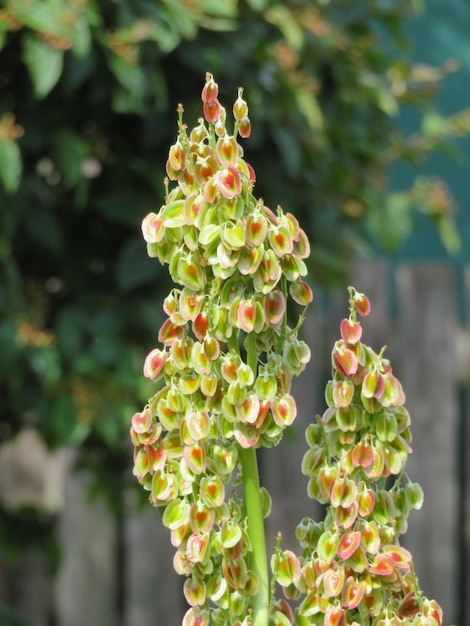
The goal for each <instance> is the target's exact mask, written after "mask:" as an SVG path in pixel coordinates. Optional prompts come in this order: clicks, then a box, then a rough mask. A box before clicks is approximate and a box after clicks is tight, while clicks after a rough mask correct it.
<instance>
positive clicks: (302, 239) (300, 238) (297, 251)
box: [292, 228, 310, 259]
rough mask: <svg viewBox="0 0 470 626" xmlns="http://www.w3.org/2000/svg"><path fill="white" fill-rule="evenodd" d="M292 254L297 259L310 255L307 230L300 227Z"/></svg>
mask: <svg viewBox="0 0 470 626" xmlns="http://www.w3.org/2000/svg"><path fill="white" fill-rule="evenodd" d="M292 254H293V256H294V257H295V258H296V259H307V258H308V257H309V256H310V242H309V240H308V237H307V235H306V234H305V232H304V231H303V230H302V229H301V228H300V229H299V234H298V235H297V237H296V238H295V239H294V248H293V250H292Z"/></svg>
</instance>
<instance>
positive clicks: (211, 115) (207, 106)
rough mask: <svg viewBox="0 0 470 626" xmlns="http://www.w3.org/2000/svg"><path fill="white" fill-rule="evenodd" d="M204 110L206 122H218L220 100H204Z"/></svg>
mask: <svg viewBox="0 0 470 626" xmlns="http://www.w3.org/2000/svg"><path fill="white" fill-rule="evenodd" d="M203 111H204V117H205V118H206V122H217V120H218V119H219V116H220V104H219V101H218V100H214V101H213V102H204V105H203Z"/></svg>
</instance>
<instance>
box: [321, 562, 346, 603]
mask: <svg viewBox="0 0 470 626" xmlns="http://www.w3.org/2000/svg"><path fill="white" fill-rule="evenodd" d="M344 578H345V574H344V567H336V568H335V569H333V568H330V569H328V570H326V572H325V573H324V574H323V577H322V579H321V580H322V583H323V588H324V590H325V595H326V596H327V597H328V598H336V597H337V596H339V594H340V593H341V590H342V589H343V585H344Z"/></svg>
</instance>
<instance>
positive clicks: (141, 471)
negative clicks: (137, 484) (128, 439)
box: [132, 448, 149, 481]
mask: <svg viewBox="0 0 470 626" xmlns="http://www.w3.org/2000/svg"><path fill="white" fill-rule="evenodd" d="M132 473H133V474H134V476H135V477H136V478H137V479H138V480H139V481H140V480H142V478H144V476H146V475H147V474H148V473H149V460H148V456H147V452H146V450H145V448H140V450H136V451H135V453H134V467H133V469H132Z"/></svg>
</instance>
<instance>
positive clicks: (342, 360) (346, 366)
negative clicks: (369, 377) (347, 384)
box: [331, 340, 359, 377]
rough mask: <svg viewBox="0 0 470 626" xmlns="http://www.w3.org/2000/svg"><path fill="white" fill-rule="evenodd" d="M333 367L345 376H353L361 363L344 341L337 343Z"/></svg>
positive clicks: (334, 349)
mask: <svg viewBox="0 0 470 626" xmlns="http://www.w3.org/2000/svg"><path fill="white" fill-rule="evenodd" d="M331 356H332V365H333V367H334V368H335V369H337V370H338V371H339V372H340V374H342V375H343V376H346V377H348V376H351V375H352V374H355V373H356V372H357V368H358V366H359V363H358V361H357V358H356V355H355V354H354V352H353V351H352V350H350V349H349V348H347V347H346V345H345V343H344V341H343V340H341V341H337V342H336V343H335V345H334V348H333V352H332V355H331Z"/></svg>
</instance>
